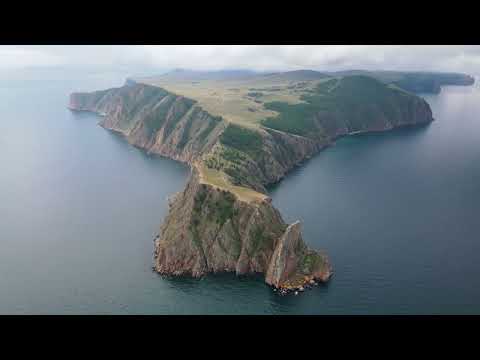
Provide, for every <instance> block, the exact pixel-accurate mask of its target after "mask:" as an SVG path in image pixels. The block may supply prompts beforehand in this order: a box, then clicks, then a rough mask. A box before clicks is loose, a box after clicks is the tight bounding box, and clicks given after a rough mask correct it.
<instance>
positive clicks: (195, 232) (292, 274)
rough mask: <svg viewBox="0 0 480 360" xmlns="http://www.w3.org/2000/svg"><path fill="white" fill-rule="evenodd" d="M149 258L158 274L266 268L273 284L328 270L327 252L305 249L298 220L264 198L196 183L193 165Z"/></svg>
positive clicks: (298, 281)
mask: <svg viewBox="0 0 480 360" xmlns="http://www.w3.org/2000/svg"><path fill="white" fill-rule="evenodd" d="M292 229H294V230H292ZM294 232H295V235H292V234H293V233H294ZM154 257H155V269H156V270H157V271H158V272H159V273H161V274H167V275H168V274H170V275H191V276H195V277H199V276H202V275H204V274H206V273H211V272H213V273H216V272H224V271H227V272H235V273H236V274H237V275H241V274H251V273H267V270H269V272H270V273H271V275H270V276H267V280H266V281H267V283H269V284H270V285H273V286H276V287H288V286H290V287H292V288H294V287H295V286H294V285H296V286H301V285H303V284H304V283H305V281H306V278H308V281H310V280H314V279H317V280H319V281H326V280H328V278H329V277H330V275H331V268H330V265H329V263H328V260H327V258H326V256H325V255H322V254H319V253H317V252H315V251H313V250H310V249H308V248H307V246H306V245H305V243H304V242H303V240H302V239H301V237H300V230H299V226H298V224H294V225H293V226H287V225H286V224H285V222H284V221H283V220H282V217H281V215H280V213H279V212H278V211H277V210H276V209H275V208H274V207H273V206H272V205H271V203H270V201H269V199H268V198H267V199H265V200H259V201H254V202H245V201H241V200H239V199H238V198H236V197H235V195H233V194H232V193H230V192H228V191H225V190H221V189H217V188H215V187H213V186H211V185H208V184H204V183H200V182H199V176H198V173H197V170H194V171H193V174H192V177H191V179H190V181H189V183H188V185H187V187H186V189H185V190H184V191H183V192H182V193H180V194H178V195H177V196H176V197H175V199H174V200H173V202H172V203H171V204H170V212H169V214H168V216H167V217H166V219H165V221H164V223H163V225H162V227H161V230H160V235H159V237H158V238H157V239H156V241H155V253H154ZM290 284H291V285H290Z"/></svg>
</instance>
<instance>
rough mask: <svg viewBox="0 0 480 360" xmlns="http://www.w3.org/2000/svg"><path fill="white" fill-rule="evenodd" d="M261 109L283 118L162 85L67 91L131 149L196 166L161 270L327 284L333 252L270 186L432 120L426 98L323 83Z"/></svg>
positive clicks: (343, 82) (355, 83)
mask: <svg viewBox="0 0 480 360" xmlns="http://www.w3.org/2000/svg"><path fill="white" fill-rule="evenodd" d="M264 106H265V107H267V108H270V109H272V110H274V111H275V113H276V114H277V115H276V116H274V117H270V118H267V119H264V120H263V121H262V122H261V123H260V124H259V126H256V127H251V126H242V125H239V124H238V123H231V122H228V121H225V120H224V119H222V118H220V117H216V116H214V115H212V114H209V113H207V112H206V111H204V110H203V109H202V108H201V107H200V106H199V105H198V103H197V102H196V101H195V100H192V99H189V98H186V97H183V96H181V95H177V94H174V93H172V92H169V91H167V90H165V89H162V88H159V87H156V86H149V85H143V84H137V83H133V82H129V83H128V84H127V85H126V86H124V87H121V88H115V89H110V90H106V91H99V92H94V93H90V94H84V93H83V94H82V93H74V94H72V95H71V98H70V108H72V109H75V110H87V111H94V112H97V113H99V114H101V115H103V118H102V120H101V122H100V124H101V125H102V126H103V127H105V128H107V129H111V130H114V131H117V132H119V133H121V134H123V136H125V137H126V138H127V140H128V141H129V142H130V143H131V144H133V145H136V146H138V147H141V148H143V149H145V150H146V151H148V152H151V153H156V154H160V155H163V156H167V157H170V158H173V159H177V160H179V161H184V162H187V163H189V164H190V165H191V166H192V174H191V177H190V179H189V182H188V185H187V186H186V188H185V190H184V191H183V192H181V193H179V194H176V196H175V197H174V198H173V199H172V201H171V202H170V204H169V206H170V208H169V214H168V216H167V217H166V218H165V220H164V222H163V224H162V226H161V228H160V232H159V236H158V237H157V238H156V239H155V252H154V254H155V269H156V271H158V272H159V273H161V274H165V275H190V276H202V275H204V274H206V273H210V272H214V273H215V272H222V271H232V272H235V273H236V274H248V273H263V274H265V275H266V278H265V281H266V282H267V283H268V284H270V285H272V286H274V287H278V288H282V289H297V288H301V287H302V286H304V285H305V284H308V283H310V282H315V281H317V280H318V281H327V280H328V278H329V277H330V276H331V274H332V268H331V265H330V263H329V261H328V258H327V256H326V255H325V254H323V253H320V252H318V251H316V250H312V249H310V248H308V247H307V246H306V244H305V242H304V241H303V238H302V236H301V230H300V225H299V224H298V223H294V224H291V225H288V224H286V223H285V222H284V221H283V219H282V217H281V215H280V213H279V212H278V211H277V210H276V209H275V208H274V207H273V206H272V204H271V200H270V198H269V197H268V195H267V191H266V188H265V187H266V186H267V185H269V184H272V183H275V182H277V181H279V180H280V179H281V178H282V177H283V176H285V174H287V173H288V172H289V171H290V170H291V169H292V168H293V167H295V166H297V165H299V164H300V163H301V162H302V161H304V160H305V159H307V158H309V157H311V156H313V155H314V154H315V153H317V152H318V151H320V150H321V149H322V148H323V147H325V146H328V145H329V144H331V143H332V142H333V141H334V140H335V139H336V138H338V137H339V136H343V135H347V134H351V133H356V132H359V131H384V130H388V129H392V128H395V127H399V126H405V125H414V124H423V123H428V122H429V121H432V120H433V119H432V114H431V111H430V108H429V106H428V104H427V103H426V102H425V101H424V100H422V99H420V98H418V97H416V96H414V95H411V94H408V93H406V92H404V91H401V90H398V89H395V88H392V87H389V86H387V85H386V84H384V83H381V82H379V81H377V80H374V79H372V78H369V77H365V76H351V77H345V78H341V79H332V80H330V81H323V82H321V83H319V84H318V86H317V87H315V88H313V89H310V90H309V91H308V92H307V93H306V94H304V95H303V97H302V103H300V104H290V103H281V102H273V103H266V104H264Z"/></svg>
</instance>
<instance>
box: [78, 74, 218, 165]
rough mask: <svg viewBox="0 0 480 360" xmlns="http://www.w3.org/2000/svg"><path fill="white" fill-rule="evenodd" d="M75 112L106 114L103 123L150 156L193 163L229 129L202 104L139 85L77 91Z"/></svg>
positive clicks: (156, 88)
mask: <svg viewBox="0 0 480 360" xmlns="http://www.w3.org/2000/svg"><path fill="white" fill-rule="evenodd" d="M69 107H70V109H72V110H83V111H92V112H95V113H97V114H100V115H102V116H103V118H102V120H101V121H100V123H99V124H100V125H101V126H102V127H104V128H106V129H109V130H112V131H116V132H118V133H120V134H122V135H123V136H124V137H125V138H126V139H127V141H128V142H129V143H130V144H132V145H134V146H137V147H140V148H142V149H144V150H145V151H147V152H148V153H152V154H158V155H162V156H165V157H169V158H172V159H175V160H178V161H182V162H187V163H190V162H192V161H193V160H194V159H195V158H196V157H197V156H199V155H200V154H202V153H204V152H206V151H208V149H209V148H210V147H211V146H212V145H213V144H214V143H215V141H216V140H217V139H218V136H219V134H220V133H221V131H222V129H223V128H224V123H223V121H221V119H220V118H216V117H213V116H211V115H210V114H208V113H207V112H205V111H203V110H202V109H201V108H200V107H199V106H197V105H196V102H195V101H193V100H191V99H188V98H185V97H183V96H178V95H175V94H173V93H169V92H167V91H165V90H163V89H161V88H158V87H154V86H148V85H143V84H137V83H130V84H129V85H127V86H123V87H120V88H114V89H110V90H105V91H97V92H93V93H73V94H72V95H71V96H70V105H69Z"/></svg>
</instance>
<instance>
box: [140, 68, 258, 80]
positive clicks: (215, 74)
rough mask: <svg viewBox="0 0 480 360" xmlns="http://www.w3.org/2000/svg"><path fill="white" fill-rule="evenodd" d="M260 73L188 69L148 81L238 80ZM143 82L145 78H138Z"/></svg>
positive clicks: (171, 72) (173, 71)
mask: <svg viewBox="0 0 480 360" xmlns="http://www.w3.org/2000/svg"><path fill="white" fill-rule="evenodd" d="M258 75H259V73H257V72H255V71H251V70H218V71H197V70H188V69H175V70H172V71H170V72H167V73H165V74H162V75H158V76H150V77H148V79H155V80H160V81H208V80H238V79H247V78H253V77H255V76H258ZM136 79H138V80H141V79H143V78H136Z"/></svg>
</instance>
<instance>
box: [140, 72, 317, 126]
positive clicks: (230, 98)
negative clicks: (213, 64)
mask: <svg viewBox="0 0 480 360" xmlns="http://www.w3.org/2000/svg"><path fill="white" fill-rule="evenodd" d="M321 81H324V79H315V80H311V81H305V80H303V81H296V80H292V78H286V79H284V78H278V77H275V76H261V77H258V78H257V77H255V78H253V79H252V78H249V79H243V80H242V79H235V80H200V81H192V80H185V79H180V80H179V79H174V78H169V77H166V78H162V77H154V78H143V79H141V82H142V83H145V84H149V85H155V86H159V87H162V88H164V89H165V90H167V91H170V92H173V93H175V94H178V95H183V96H186V97H189V98H191V99H194V100H197V101H198V103H199V105H200V106H201V107H202V108H204V109H205V110H206V111H207V112H209V113H210V114H212V115H214V116H221V117H222V118H223V119H225V120H226V121H229V122H233V123H237V124H240V125H243V126H248V127H258V125H259V124H260V122H261V121H262V120H263V119H265V118H269V117H273V116H276V115H278V113H277V112H275V111H273V110H269V109H267V108H265V106H264V105H263V104H264V103H269V102H275V101H278V102H282V103H287V104H299V103H302V102H303V101H302V100H301V96H302V95H303V94H306V93H308V91H310V90H311V89H314V88H315V87H316V86H317V84H318V83H319V82H321Z"/></svg>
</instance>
